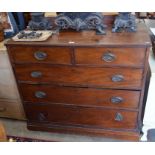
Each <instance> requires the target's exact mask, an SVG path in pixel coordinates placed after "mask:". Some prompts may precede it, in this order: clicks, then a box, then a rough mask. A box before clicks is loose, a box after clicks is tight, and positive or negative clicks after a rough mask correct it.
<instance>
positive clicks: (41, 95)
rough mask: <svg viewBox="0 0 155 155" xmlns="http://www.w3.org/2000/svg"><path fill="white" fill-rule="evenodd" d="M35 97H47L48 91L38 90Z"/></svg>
mask: <svg viewBox="0 0 155 155" xmlns="http://www.w3.org/2000/svg"><path fill="white" fill-rule="evenodd" d="M35 97H36V98H45V97H46V93H45V92H43V91H36V92H35Z"/></svg>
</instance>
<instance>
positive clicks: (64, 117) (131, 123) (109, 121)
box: [25, 104, 137, 129]
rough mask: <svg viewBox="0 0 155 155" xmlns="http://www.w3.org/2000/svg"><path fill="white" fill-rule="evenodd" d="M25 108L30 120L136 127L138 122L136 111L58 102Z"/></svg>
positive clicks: (80, 124) (104, 126)
mask: <svg viewBox="0 0 155 155" xmlns="http://www.w3.org/2000/svg"><path fill="white" fill-rule="evenodd" d="M25 109H26V115H27V118H28V120H30V121H36V122H42V123H43V122H50V123H57V124H61V125H78V126H92V127H100V128H122V129H135V128H136V122H137V112H135V111H122V110H108V109H100V108H80V107H76V106H68V105H67V106H65V105H56V104H48V105H37V106H36V105H33V104H27V105H26V106H25Z"/></svg>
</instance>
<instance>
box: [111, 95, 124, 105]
mask: <svg viewBox="0 0 155 155" xmlns="http://www.w3.org/2000/svg"><path fill="white" fill-rule="evenodd" d="M111 102H112V103H114V104H118V103H121V102H123V98H122V97H119V96H113V97H111Z"/></svg>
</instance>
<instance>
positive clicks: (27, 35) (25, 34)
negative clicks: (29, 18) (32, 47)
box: [17, 31, 42, 39]
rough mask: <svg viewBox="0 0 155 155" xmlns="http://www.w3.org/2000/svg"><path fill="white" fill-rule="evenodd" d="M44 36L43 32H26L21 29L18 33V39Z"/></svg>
mask: <svg viewBox="0 0 155 155" xmlns="http://www.w3.org/2000/svg"><path fill="white" fill-rule="evenodd" d="M41 36H42V33H39V32H35V31H31V32H24V31H21V32H19V34H18V35H17V37H18V39H35V38H39V37H41Z"/></svg>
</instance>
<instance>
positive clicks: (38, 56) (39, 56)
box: [34, 51, 47, 60]
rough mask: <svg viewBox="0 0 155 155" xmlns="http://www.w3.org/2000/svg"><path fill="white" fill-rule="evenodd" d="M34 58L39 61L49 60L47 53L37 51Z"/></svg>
mask: <svg viewBox="0 0 155 155" xmlns="http://www.w3.org/2000/svg"><path fill="white" fill-rule="evenodd" d="M34 57H35V58H36V59H37V60H45V59H46V58H47V53H45V52H42V51H37V52H35V53H34Z"/></svg>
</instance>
